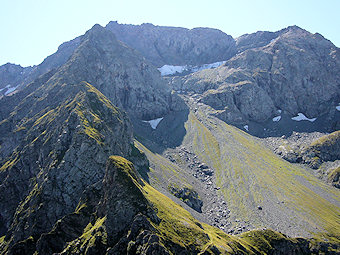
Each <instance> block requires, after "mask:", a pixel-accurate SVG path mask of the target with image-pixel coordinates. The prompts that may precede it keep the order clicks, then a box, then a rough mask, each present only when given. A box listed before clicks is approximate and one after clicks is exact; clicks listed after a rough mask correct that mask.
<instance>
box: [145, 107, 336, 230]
mask: <svg viewBox="0 0 340 255" xmlns="http://www.w3.org/2000/svg"><path fill="white" fill-rule="evenodd" d="M203 123H204V124H203ZM185 128H186V131H187V133H186V136H185V137H184V140H183V144H185V146H186V147H187V148H190V149H191V150H192V151H193V152H194V153H195V154H196V155H198V156H199V158H200V159H201V161H203V162H205V163H206V164H208V165H209V166H210V167H212V168H214V170H215V174H216V177H217V178H216V180H217V185H218V186H220V187H221V189H220V190H219V192H220V195H221V196H224V199H225V201H226V202H227V205H228V209H230V210H231V219H232V221H233V220H236V219H240V220H242V221H245V222H249V223H250V226H251V227H253V228H261V227H265V228H272V229H274V230H278V231H282V232H284V233H287V234H289V235H295V236H299V235H302V236H311V235H313V234H314V233H324V232H328V233H329V234H331V235H333V236H339V233H340V220H339V219H340V217H339V215H340V208H339V204H340V192H339V190H336V189H334V188H332V187H329V186H327V185H325V184H323V183H322V182H321V181H320V180H319V179H317V178H316V177H314V176H313V175H312V174H310V173H309V172H307V171H306V170H304V169H303V168H300V167H297V166H295V165H292V164H290V163H288V162H286V161H284V160H282V159H281V158H279V157H278V156H276V155H274V154H273V153H272V152H271V151H270V150H269V149H267V148H265V147H264V146H263V145H262V144H261V143H260V142H259V141H258V140H256V139H255V138H253V137H252V136H250V135H248V134H247V133H245V132H243V131H241V130H239V129H237V128H235V127H232V126H230V125H227V124H226V123H224V122H222V121H220V120H218V119H216V118H212V117H209V118H208V117H206V115H204V114H203V113H202V112H200V111H198V112H197V113H196V114H193V113H190V114H189V119H188V121H187V122H186V123H185ZM138 147H139V148H140V149H142V150H144V151H145V152H146V154H147V156H148V158H149V160H150V161H151V162H152V163H154V164H155V165H158V166H159V165H164V162H166V161H164V160H163V159H162V157H161V155H154V154H152V152H150V151H147V150H146V148H143V146H142V145H139V146H138ZM172 165H174V164H172ZM162 168H163V169H165V168H166V167H165V166H163V167H162ZM173 170H175V171H180V169H178V168H176V167H173V168H172V171H173ZM179 174H180V173H179ZM172 175H173V176H176V174H175V173H172ZM155 176H162V174H155ZM259 205H260V206H261V207H262V208H263V210H258V208H257V206H259ZM236 224H237V223H236Z"/></svg>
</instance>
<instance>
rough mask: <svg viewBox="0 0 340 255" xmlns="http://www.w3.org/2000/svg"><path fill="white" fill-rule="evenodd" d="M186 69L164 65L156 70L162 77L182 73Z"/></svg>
mask: <svg viewBox="0 0 340 255" xmlns="http://www.w3.org/2000/svg"><path fill="white" fill-rule="evenodd" d="M187 69H188V67H187V66H171V65H164V66H162V67H161V68H158V71H160V72H161V75H162V76H165V75H172V74H176V73H183V72H184V71H186V70H187Z"/></svg>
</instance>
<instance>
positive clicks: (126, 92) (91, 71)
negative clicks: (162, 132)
mask: <svg viewBox="0 0 340 255" xmlns="http://www.w3.org/2000/svg"><path fill="white" fill-rule="evenodd" d="M65 75H66V76H67V77H68V80H67V81H65V82H70V81H72V82H80V81H82V80H85V81H88V82H89V83H91V84H93V86H95V87H96V88H97V89H98V90H99V91H101V92H102V93H103V94H104V95H105V96H106V97H107V98H108V99H109V100H110V101H111V102H113V103H114V104H115V105H117V106H118V107H120V108H122V109H124V110H126V111H127V112H128V113H129V114H130V116H134V117H137V118H139V119H144V120H145V119H146V120H148V119H154V118H157V117H161V116H163V115H164V114H166V113H167V112H169V111H170V109H173V108H176V107H178V105H172V101H173V100H175V99H172V97H176V95H173V96H172V95H171V91H170V89H168V88H167V86H166V84H165V83H164V82H163V81H162V80H161V77H160V74H159V72H158V71H157V69H156V68H155V67H154V66H152V65H150V64H148V62H147V61H146V60H145V59H144V58H143V57H142V56H140V55H139V54H138V53H137V52H136V51H134V50H133V49H131V48H128V47H127V46H126V45H124V44H122V43H121V42H119V41H117V40H116V38H115V36H114V34H113V33H111V32H110V31H108V30H106V29H104V28H102V27H101V26H99V25H95V26H94V27H93V28H92V29H90V30H89V31H88V32H87V33H86V34H85V35H84V36H83V38H82V41H81V43H80V44H79V47H78V48H77V49H76V50H75V52H74V54H73V55H72V57H71V58H70V60H69V61H68V62H67V63H66V64H65V65H64V66H63V67H61V69H60V71H59V76H61V77H64V76H65ZM63 79H65V78H63Z"/></svg>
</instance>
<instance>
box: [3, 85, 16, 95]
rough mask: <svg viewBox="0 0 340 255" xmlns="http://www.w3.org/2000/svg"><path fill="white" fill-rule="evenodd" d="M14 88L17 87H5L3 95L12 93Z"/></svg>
mask: <svg viewBox="0 0 340 255" xmlns="http://www.w3.org/2000/svg"><path fill="white" fill-rule="evenodd" d="M16 89H17V87H13V88H11V87H9V88H8V89H7V91H6V92H5V96H7V95H8V94H10V93H12V92H13V91H15V90H16Z"/></svg>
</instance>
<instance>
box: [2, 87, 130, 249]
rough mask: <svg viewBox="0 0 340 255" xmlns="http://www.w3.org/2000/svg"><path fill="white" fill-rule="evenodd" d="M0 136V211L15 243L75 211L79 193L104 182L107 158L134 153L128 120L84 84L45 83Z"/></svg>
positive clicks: (19, 108)
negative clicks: (96, 183) (111, 155)
mask: <svg viewBox="0 0 340 255" xmlns="http://www.w3.org/2000/svg"><path fill="white" fill-rule="evenodd" d="M50 82H51V81H50ZM37 98H38V99H37ZM52 98H53V100H52ZM52 101H53V103H52ZM0 129H1V133H2V134H4V136H3V137H2V140H1V145H2V146H1V159H2V164H1V165H2V167H1V175H0V177H1V185H0V193H1V197H3V198H4V199H2V200H1V202H0V208H1V210H0V211H1V217H2V218H3V222H4V226H5V228H6V229H7V235H6V240H8V241H9V242H10V243H12V244H14V243H17V242H18V241H20V240H24V239H26V238H28V237H29V236H33V237H34V238H36V237H37V236H39V235H40V234H41V233H43V232H46V231H48V230H49V229H50V228H51V227H52V224H53V223H54V222H55V221H56V220H57V219H59V218H60V217H62V216H64V215H65V214H67V213H70V212H72V211H73V210H74V209H75V207H76V205H77V203H78V201H79V196H80V195H81V193H82V192H83V190H84V189H85V188H86V187H87V186H89V185H91V184H93V183H95V182H97V181H99V180H101V179H102V178H103V176H104V172H103V167H104V165H105V162H106V159H107V157H108V156H109V155H110V154H119V155H124V156H126V157H128V156H129V154H130V152H131V147H132V146H133V145H132V144H133V142H132V128H131V125H130V123H129V121H128V118H127V115H126V114H124V113H122V112H121V111H120V110H118V109H117V108H116V107H114V106H113V105H112V104H111V103H110V102H109V101H108V100H107V99H106V98H105V97H104V96H103V95H102V94H101V93H100V92H99V91H98V90H96V89H95V88H94V87H93V86H91V85H89V84H88V83H85V82H83V83H80V84H76V85H66V84H58V83H57V84H56V83H54V82H52V83H49V82H48V83H47V84H45V85H44V86H42V87H40V88H39V89H38V90H36V91H35V92H34V93H32V94H30V95H29V96H27V97H26V98H25V99H24V100H23V101H22V102H21V103H20V104H19V105H18V106H17V107H16V108H15V109H14V111H12V113H11V115H10V116H9V117H8V118H7V119H5V120H3V121H2V122H1V125H0Z"/></svg>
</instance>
